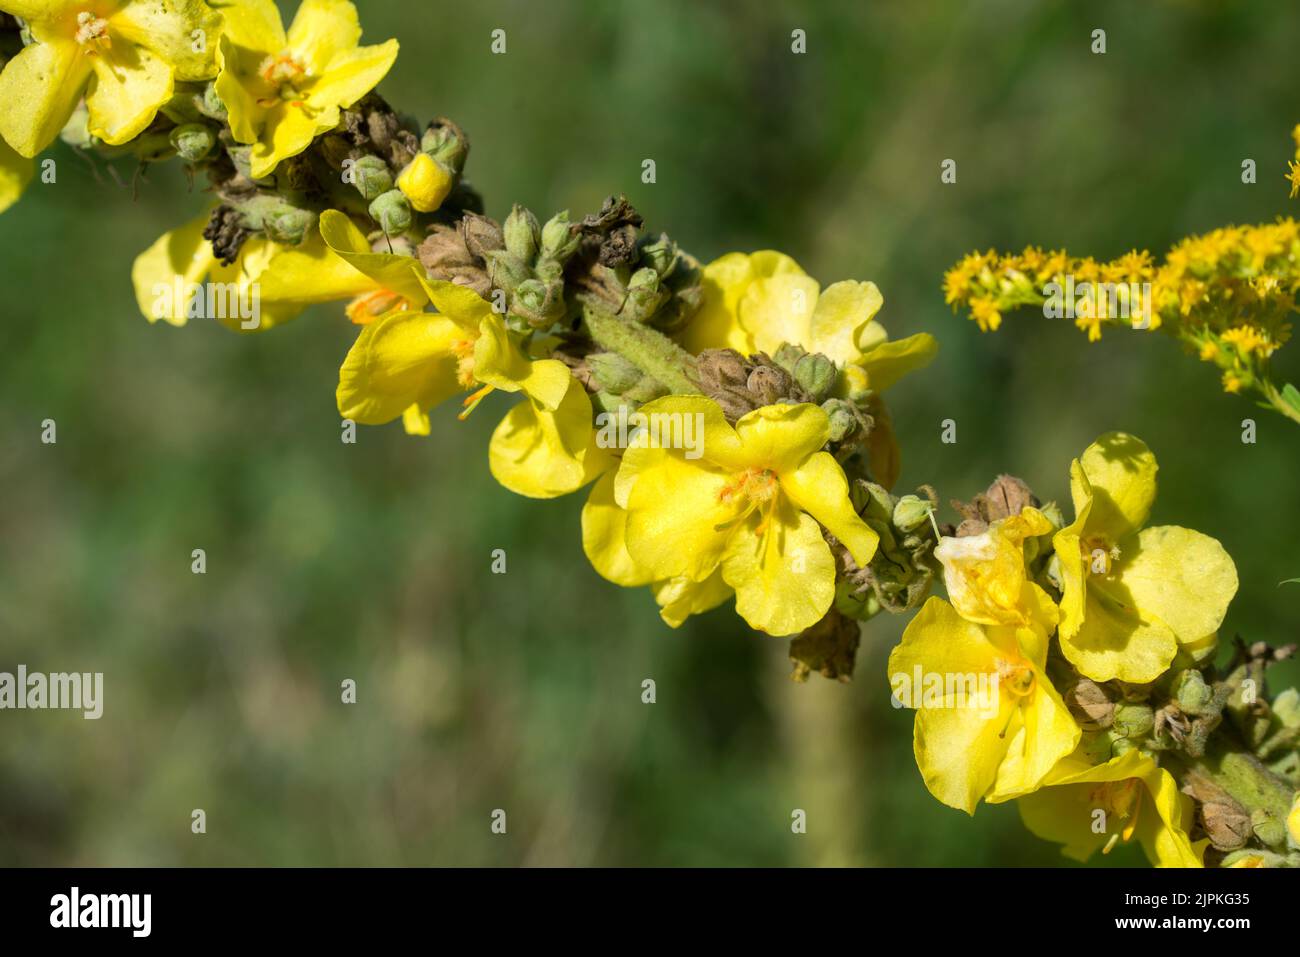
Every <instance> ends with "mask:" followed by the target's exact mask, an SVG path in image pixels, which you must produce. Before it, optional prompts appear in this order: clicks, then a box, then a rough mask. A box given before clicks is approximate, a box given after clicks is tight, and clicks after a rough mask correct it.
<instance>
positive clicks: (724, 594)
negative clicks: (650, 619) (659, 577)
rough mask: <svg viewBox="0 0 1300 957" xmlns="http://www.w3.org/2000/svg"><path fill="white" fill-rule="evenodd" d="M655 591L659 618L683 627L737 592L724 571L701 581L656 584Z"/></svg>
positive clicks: (670, 625)
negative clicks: (726, 578)
mask: <svg viewBox="0 0 1300 957" xmlns="http://www.w3.org/2000/svg"><path fill="white" fill-rule="evenodd" d="M652 590H653V591H654V596H655V601H656V602H658V604H659V617H660V618H662V619H663V620H664V623H665V624H667V625H668V626H669V627H670V628H680V627H681V625H682V622H684V621H686V619H687V618H689V617H690V616H691V615H702V614H704V613H705V612H706V611H710V610H712V609H714V608H717V607H718V606H719V605H721V604H722V603H723V602H724V601H726V600H727V599H728V598H730V597H731V596H732V595H734V594H735V592H734V591H732V590H731V586H730V585H728V584H727V583H726V582H725V581H723V580H722V572H721V570H719V571H716V572H714V573H713V574H712V575H710V576H709V577H708V578H706V579H705V580H704V581H702V582H694V581H691V580H690V579H689V578H674V579H671V580H669V581H666V582H658V583H656V584H655V585H654V586H653V589H652Z"/></svg>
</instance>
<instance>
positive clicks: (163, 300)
mask: <svg viewBox="0 0 1300 957" xmlns="http://www.w3.org/2000/svg"><path fill="white" fill-rule="evenodd" d="M207 224H208V217H207V216H206V215H204V216H200V217H199V218H198V219H195V220H193V221H191V222H189V223H186V224H185V225H184V226H182V227H180V228H179V229H173V230H172V231H171V232H169V233H165V234H163V235H162V236H161V237H159V239H158V241H157V242H155V243H154V244H153V245H152V246H150V247H149V248H148V249H146V250H145V251H144V252H142V253H141V254H140V255H139V256H137V257H136V259H135V263H134V265H132V267H131V283H132V285H133V286H134V287H135V301H136V304H137V305H138V306H139V307H140V313H141V315H143V316H144V317H145V318H146V319H148V320H149V321H150V322H157V321H158V320H159V319H162V320H164V321H166V322H168V323H171V324H172V325H173V326H183V325H185V323H186V320H187V312H188V310H187V308H186V307H187V306H188V303H189V291H190V289H191V286H192V284H195V283H201V282H203V280H204V278H205V277H206V276H207V275H208V272H209V271H210V270H211V269H212V267H213V266H214V265H216V257H215V256H213V254H212V244H211V243H209V242H208V241H207V240H206V239H204V238H203V230H204V228H205V227H206V226H207ZM178 290H179V295H178Z"/></svg>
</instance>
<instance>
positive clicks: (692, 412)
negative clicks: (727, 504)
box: [615, 395, 756, 507]
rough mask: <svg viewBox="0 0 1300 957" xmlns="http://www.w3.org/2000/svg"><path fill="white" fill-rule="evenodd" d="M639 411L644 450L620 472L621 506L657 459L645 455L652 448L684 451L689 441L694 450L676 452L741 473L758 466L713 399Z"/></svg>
mask: <svg viewBox="0 0 1300 957" xmlns="http://www.w3.org/2000/svg"><path fill="white" fill-rule="evenodd" d="M637 411H638V413H640V416H641V418H640V419H639V420H638V421H639V422H642V423H644V424H645V429H644V430H643V431H642V432H640V433H638V437H637V439H636V440H635V444H636V445H638V446H643V447H641V448H633V449H631V450H629V451H634V452H636V453H637V454H635V455H633V456H631V461H629V458H628V456H627V455H625V456H624V457H623V461H624V464H623V467H622V468H620V470H619V472H620V475H621V478H620V480H619V486H618V488H616V490H615V497H616V498H617V499H618V500H619V502H626V490H627V488H629V487H630V485H631V482H632V480H633V478H634V477H635V475H636V472H637V469H638V468H639V467H640V466H641V464H642V463H644V462H648V461H653V460H654V459H655V456H654V455H645V454H644V453H645V452H646V451H647V449H648V448H653V447H659V446H673V447H678V446H683V447H684V446H685V445H686V444H687V442H686V439H687V438H688V437H689V438H690V440H691V442H690V443H689V444H690V445H691V446H692V448H676V451H678V452H682V453H685V454H687V455H688V457H703V459H704V460H705V461H707V462H711V463H713V464H715V465H718V466H721V467H723V468H728V469H737V470H739V469H744V468H749V467H750V466H752V465H755V464H756V463H755V462H753V461H752V460H751V459H750V458H749V456H748V453H747V452H746V451H745V450H744V448H743V446H742V444H741V439H740V436H739V435H738V434H737V433H736V430H735V429H734V428H732V426H731V424H730V423H729V422H727V419H726V416H724V415H723V414H722V409H721V408H720V407H719V406H718V403H716V402H714V401H713V400H712V399H709V398H705V397H704V396H700V395H669V396H664V397H663V398H662V399H655V400H654V401H653V402H647V403H646V404H645V405H643V406H641V408H640V409H638V410H637ZM697 453H698V454H697ZM625 486H626V487H625ZM624 507H626V505H625V506H624Z"/></svg>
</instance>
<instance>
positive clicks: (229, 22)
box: [221, 0, 288, 106]
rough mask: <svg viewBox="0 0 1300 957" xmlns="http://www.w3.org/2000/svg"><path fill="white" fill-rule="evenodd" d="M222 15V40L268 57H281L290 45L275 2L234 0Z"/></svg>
mask: <svg viewBox="0 0 1300 957" xmlns="http://www.w3.org/2000/svg"><path fill="white" fill-rule="evenodd" d="M222 13H223V14H224V23H223V24H222V28H221V29H222V36H223V37H224V38H228V39H229V40H230V42H231V43H233V44H235V45H236V46H240V47H243V48H244V49H246V50H250V51H256V52H258V53H261V54H262V55H263V56H265V55H267V54H274V53H280V52H282V51H283V50H284V48H285V47H286V46H287V45H288V38H287V37H286V36H285V33H284V22H283V21H282V20H281V19H280V10H279V8H278V7H277V6H276V5H275V0H233V2H231V3H229V4H223V5H222ZM223 102H224V98H223ZM226 105H227V106H229V105H230V104H229V103H226Z"/></svg>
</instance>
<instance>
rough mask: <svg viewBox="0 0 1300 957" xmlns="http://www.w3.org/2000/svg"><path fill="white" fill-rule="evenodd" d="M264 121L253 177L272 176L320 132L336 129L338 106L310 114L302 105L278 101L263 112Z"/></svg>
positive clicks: (255, 151) (252, 162) (253, 156)
mask: <svg viewBox="0 0 1300 957" xmlns="http://www.w3.org/2000/svg"><path fill="white" fill-rule="evenodd" d="M261 121H262V129H261V132H260V133H259V134H258V139H257V142H256V143H254V144H253V150H252V154H251V156H250V162H249V165H250V166H251V167H252V170H251V172H252V175H253V179H264V178H266V177H268V176H270V175H271V174H272V173H273V172H275V168H276V167H277V166H279V165H280V163H281V162H283V161H284V160H287V159H290V158H291V157H294V156H297V155H298V154H299V153H301V152H302V151H303V150H305V149H307V147H309V146H311V144H312V141H313V140H314V139H315V138H316V137H317V136H318V135H319V134H321V133H324V132H326V131H327V130H332V129H334V127H335V126H337V125H338V122H339V109H338V107H337V106H330V107H323V108H321V109H320V110H317V111H313V112H312V113H311V114H308V112H307V110H305V109H304V108H303V107H302V106H295V105H294V104H292V103H286V102H279V103H276V104H275V105H274V106H272V107H271V108H270V109H267V110H265V111H264V112H263V114H262V117H261ZM232 128H233V127H232Z"/></svg>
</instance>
